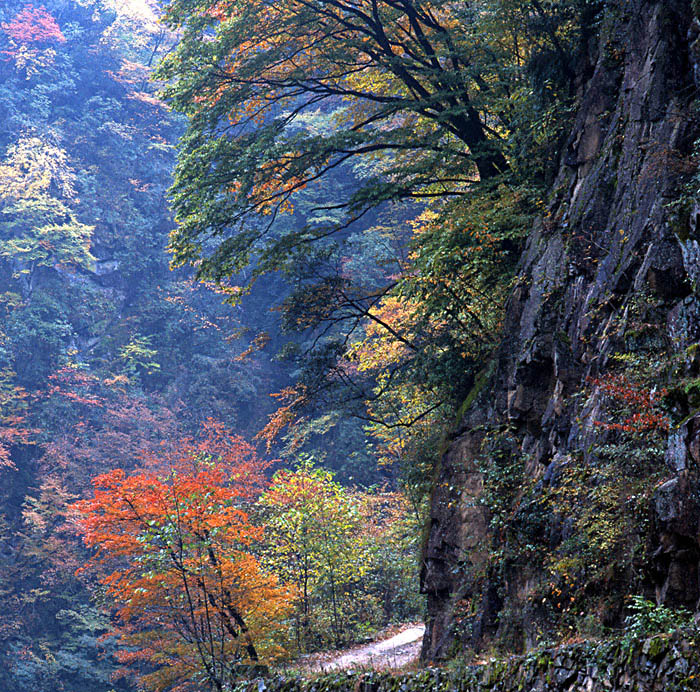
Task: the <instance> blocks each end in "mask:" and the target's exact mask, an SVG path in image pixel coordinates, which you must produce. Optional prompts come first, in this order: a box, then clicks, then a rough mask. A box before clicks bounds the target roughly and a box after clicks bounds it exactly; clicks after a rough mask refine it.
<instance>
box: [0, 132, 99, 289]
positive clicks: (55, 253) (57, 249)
mask: <svg viewBox="0 0 700 692" xmlns="http://www.w3.org/2000/svg"><path fill="white" fill-rule="evenodd" d="M74 178H75V176H74V174H73V171H72V170H71V168H70V167H69V165H68V163H67V156H66V153H65V152H64V151H63V150H62V149H60V148H59V147H57V146H55V145H53V144H51V143H50V142H49V141H45V140H42V139H41V138H39V137H28V138H22V139H20V140H19V141H18V142H17V143H16V144H14V145H13V146H11V147H10V148H9V150H8V155H7V157H6V159H5V160H4V161H3V162H2V163H0V185H1V186H2V191H1V192H0V257H3V258H7V259H9V260H11V261H12V263H13V268H14V269H15V271H16V272H17V274H18V275H20V276H21V277H22V278H24V279H25V285H26V292H27V293H31V291H32V289H33V285H34V284H33V280H34V276H35V272H36V270H37V268H38V267H42V266H43V267H54V266H55V267H58V268H72V269H76V268H78V267H83V268H88V267H90V266H91V264H92V262H93V261H94V257H93V256H92V255H91V254H90V241H91V238H92V231H93V227H92V226H88V225H86V224H83V223H80V222H79V221H78V219H77V218H76V216H75V212H74V211H73V210H72V209H71V208H70V206H69V205H68V204H67V203H66V201H64V200H70V199H71V198H72V197H74V196H75V191H74V189H73V183H74ZM54 191H56V192H58V193H59V194H60V195H61V196H62V197H63V199H60V198H58V197H56V196H54V195H53V194H52V192H54Z"/></svg>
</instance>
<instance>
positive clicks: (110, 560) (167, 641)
mask: <svg viewBox="0 0 700 692" xmlns="http://www.w3.org/2000/svg"><path fill="white" fill-rule="evenodd" d="M147 461H148V462H149V463H150V466H151V467H152V469H153V470H148V471H144V472H141V473H136V474H132V475H127V474H125V473H124V472H123V471H121V470H116V471H112V472H110V473H107V474H103V475H101V476H98V477H97V478H96V479H95V480H94V485H95V497H94V499H92V500H85V501H82V502H79V503H78V504H77V509H78V512H79V514H80V515H81V521H80V527H81V531H82V532H83V536H84V541H85V543H86V545H87V546H88V547H91V548H94V549H95V550H96V555H95V557H94V558H93V559H92V560H91V561H90V563H89V565H88V568H92V569H99V570H102V572H101V573H102V583H103V584H105V585H106V586H107V594H108V595H109V596H111V597H112V598H113V599H114V601H115V603H116V605H117V607H118V611H117V617H118V620H119V623H120V626H119V631H120V633H121V635H122V638H123V641H124V643H126V644H127V645H128V646H129V647H130V648H129V649H126V650H124V651H122V652H121V654H120V656H121V659H122V660H123V661H124V663H126V664H127V665H130V666H132V667H135V668H137V669H138V666H139V664H140V663H142V662H145V663H147V664H148V667H150V668H151V669H152V668H153V667H155V671H153V670H151V671H149V670H148V667H147V668H145V669H141V672H140V673H139V679H140V681H141V682H142V684H144V685H146V686H147V687H149V688H151V689H154V690H165V689H173V688H175V687H177V689H198V688H197V687H196V685H201V684H206V685H208V686H209V687H210V688H211V689H214V690H223V689H224V688H225V687H226V685H227V684H229V683H230V682H231V681H232V680H233V679H234V677H235V675H236V668H237V666H238V665H239V664H240V663H241V662H245V661H257V660H258V659H259V656H261V655H267V656H270V655H273V654H274V645H273V643H272V641H271V638H270V633H271V628H274V627H275V625H276V623H277V622H278V621H279V620H280V619H281V618H283V617H284V615H285V614H286V612H287V610H288V607H289V606H288V604H289V601H290V598H291V595H292V593H291V591H290V589H289V588H287V587H285V586H283V585H281V584H280V583H279V581H278V579H277V578H276V577H275V576H274V575H271V574H269V573H267V572H265V571H264V570H263V569H262V568H261V566H260V564H259V563H258V561H257V559H256V558H255V557H254V556H253V554H252V552H251V546H252V545H253V544H254V543H255V542H256V541H259V540H260V539H261V538H262V534H263V529H262V527H260V526H256V525H254V524H253V523H252V522H251V520H250V517H249V515H248V513H247V511H246V510H245V509H244V507H245V505H246V503H248V502H250V501H251V500H252V499H253V498H254V497H255V495H256V494H257V493H259V491H260V490H261V488H262V487H263V485H264V477H263V470H264V468H265V466H266V464H265V463H264V462H263V461H262V460H260V459H259V458H258V457H257V456H256V455H255V452H254V449H253V448H252V447H250V446H249V445H247V444H246V443H244V442H243V441H242V440H241V439H240V438H237V437H235V436H233V435H231V434H230V433H228V432H227V431H225V430H223V429H222V428H221V427H220V426H218V425H216V424H214V423H211V424H209V425H208V426H206V428H205V436H204V439H202V440H200V441H195V440H192V439H186V440H182V441H181V445H180V446H179V451H175V452H171V453H166V454H164V455H163V456H162V457H161V456H155V455H153V456H150V457H149V459H148V460H147ZM156 469H160V471H158V470H156ZM166 469H167V470H166Z"/></svg>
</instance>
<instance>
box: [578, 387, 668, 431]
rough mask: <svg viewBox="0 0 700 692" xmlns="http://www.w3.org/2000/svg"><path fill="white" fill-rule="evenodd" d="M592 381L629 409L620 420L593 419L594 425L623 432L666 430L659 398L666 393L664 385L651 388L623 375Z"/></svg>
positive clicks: (666, 421)
mask: <svg viewBox="0 0 700 692" xmlns="http://www.w3.org/2000/svg"><path fill="white" fill-rule="evenodd" d="M591 383H592V384H593V385H594V386H595V387H598V388H599V389H600V390H601V392H602V393H603V394H605V395H606V396H608V397H610V398H611V399H613V400H614V401H616V402H617V403H618V404H620V405H621V406H622V407H623V408H624V409H626V410H629V411H630V412H629V415H627V416H626V417H625V418H623V419H622V420H621V421H616V422H613V423H607V422H605V421H596V422H595V424H596V425H598V426H600V427H602V428H605V429H606V430H618V431H620V432H625V433H642V432H652V431H660V432H667V431H668V429H669V426H670V420H669V417H668V415H667V414H666V413H664V412H663V411H661V410H660V409H659V405H660V404H661V401H662V400H663V398H664V397H665V396H666V394H667V390H666V389H665V388H663V387H662V388H659V389H656V388H654V389H650V388H649V387H644V386H643V385H641V384H639V383H637V382H634V381H632V380H630V379H629V378H628V377H626V376H625V375H607V376H605V377H599V378H595V379H592V380H591Z"/></svg>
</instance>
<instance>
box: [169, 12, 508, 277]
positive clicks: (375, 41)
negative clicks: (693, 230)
mask: <svg viewBox="0 0 700 692" xmlns="http://www.w3.org/2000/svg"><path fill="white" fill-rule="evenodd" d="M478 4H479V3H478ZM480 9H481V8H480V7H479V8H473V7H472V6H470V5H466V4H463V3H437V2H430V1H427V2H417V1H414V0H391V1H383V2H374V1H371V0H363V2H359V3H357V2H345V1H344V0H333V1H332V2H315V1H313V0H302V1H298V0H288V1H286V2H283V3H276V4H275V5H274V6H270V5H269V4H268V3H263V2H241V1H236V0H230V1H228V0H227V1H224V2H212V0H199V2H196V3H191V2H190V3H184V2H181V1H174V2H171V3H170V5H169V7H168V10H167V13H166V21H168V22H169V24H170V25H171V26H172V27H173V28H182V29H183V30H184V33H183V38H182V41H181V43H180V45H179V47H178V49H177V51H176V52H175V53H174V54H173V55H171V56H169V57H168V58H166V60H165V61H164V64H163V67H162V68H161V74H162V76H163V77H165V78H168V79H173V78H174V83H173V86H172V87H170V88H168V89H166V94H167V95H168V96H169V97H170V98H171V99H172V103H173V105H174V107H175V108H176V109H177V110H180V111H182V112H184V113H186V114H187V115H188V116H190V128H189V132H188V135H187V136H186V138H185V140H184V146H183V151H182V154H181V157H180V162H179V166H178V174H177V178H176V183H175V187H174V203H175V208H176V210H177V213H178V221H179V223H180V225H179V228H178V230H177V231H176V232H175V234H174V235H173V237H172V241H171V247H172V249H173V252H174V256H175V261H176V263H183V262H185V261H195V260H200V259H201V260H202V263H201V264H200V265H199V274H200V276H202V277H212V278H222V277H224V276H226V275H228V274H230V273H231V271H233V270H239V269H241V268H243V267H244V266H246V265H247V263H248V261H249V260H250V257H251V253H255V254H260V255H261V262H262V266H264V267H265V268H270V267H271V266H274V264H275V262H280V261H281V260H280V254H281V253H283V252H284V251H285V249H288V248H289V247H290V246H292V247H294V246H297V245H298V244H303V243H306V242H309V241H311V240H313V239H314V238H319V237H323V236H325V235H326V234H328V233H329V232H332V231H333V227H335V228H337V227H338V226H340V227H347V225H348V224H349V223H351V221H353V220H357V219H359V218H360V217H362V216H363V215H364V214H365V213H366V211H367V210H368V209H369V208H371V207H373V206H375V205H377V204H379V203H381V202H382V201H385V200H394V199H431V198H433V197H435V196H442V195H451V194H461V193H463V192H464V191H465V190H466V189H467V188H468V187H469V186H470V185H471V184H473V183H474V182H475V181H476V180H477V179H481V180H486V179H489V178H492V177H494V176H496V175H498V174H499V173H503V172H505V171H506V170H507V168H508V162H507V160H506V157H505V156H504V153H503V151H502V150H501V149H502V147H501V146H500V145H499V144H498V141H499V139H500V138H501V136H502V134H501V133H502V131H503V128H505V127H506V126H507V125H506V123H505V122H504V118H502V117H501V115H499V113H496V112H493V111H492V110H489V109H488V107H486V106H485V103H484V95H485V94H489V93H490V92H492V91H494V90H496V89H497V88H498V80H499V79H500V77H501V76H502V75H499V74H498V73H497V72H498V69H497V67H496V62H495V60H494V59H493V57H492V54H493V51H489V50H486V48H487V46H485V45H484V37H483V36H482V35H480V33H479V28H478V23H477V21H476V20H477V18H478V16H479V11H480ZM475 27H476V29H475ZM314 112H321V113H326V114H329V113H330V114H331V116H332V117H331V121H330V124H331V128H330V129H328V130H327V131H325V132H318V131H310V130H309V129H308V128H306V127H304V126H303V120H302V118H303V116H305V115H307V114H309V113H314ZM361 158H362V159H365V160H367V161H374V162H375V163H374V169H375V170H374V171H373V172H372V174H371V176H370V177H369V179H368V180H367V181H366V183H365V184H364V185H362V186H361V188H360V189H359V190H357V191H355V194H353V195H351V196H350V198H349V199H347V200H343V201H338V202H337V204H333V205H331V207H330V208H329V211H330V210H332V208H346V209H348V210H349V212H350V214H349V217H348V218H346V219H344V220H343V221H342V222H341V223H340V224H331V226H332V228H329V227H328V225H327V224H322V225H321V226H320V227H315V228H304V229H303V230H302V231H300V232H299V233H297V234H292V235H293V237H285V238H283V239H282V241H280V240H279V239H278V238H276V237H275V236H274V234H270V233H269V228H270V226H271V222H272V221H274V220H275V218H276V217H277V215H278V214H279V213H281V212H286V211H290V210H291V209H292V208H293V205H294V201H295V195H296V193H297V192H298V191H300V190H302V189H304V188H305V187H306V186H309V185H313V184H315V183H318V181H322V180H324V179H325V178H326V177H327V176H328V175H329V174H330V173H331V172H333V171H335V170H336V169H337V168H339V167H340V168H343V167H344V166H345V164H346V163H348V162H351V161H354V160H359V159H361ZM261 216H262V217H267V219H268V220H266V219H264V218H263V219H261V218H260V217H261ZM232 227H233V228H236V229H237V230H236V232H235V233H234V234H233V236H232V237H229V238H228V239H227V240H226V241H225V242H223V243H219V244H218V245H217V246H216V248H215V251H214V252H213V253H210V254H209V255H208V256H203V255H204V251H205V245H206V244H205V242H204V239H205V238H212V237H214V238H216V237H220V236H223V235H228V233H227V229H229V228H232Z"/></svg>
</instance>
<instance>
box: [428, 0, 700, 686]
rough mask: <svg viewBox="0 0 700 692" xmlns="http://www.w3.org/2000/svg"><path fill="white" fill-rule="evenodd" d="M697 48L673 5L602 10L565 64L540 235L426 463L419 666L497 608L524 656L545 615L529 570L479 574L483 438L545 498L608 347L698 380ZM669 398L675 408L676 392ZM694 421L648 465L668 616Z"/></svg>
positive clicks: (490, 628)
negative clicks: (441, 443)
mask: <svg viewBox="0 0 700 692" xmlns="http://www.w3.org/2000/svg"><path fill="white" fill-rule="evenodd" d="M699 36H700V26H699V25H698V22H697V20H695V19H694V16H693V11H692V8H691V2H690V0H630V1H629V2H625V3H608V6H607V10H606V16H605V19H604V21H603V28H602V30H601V37H600V42H599V46H598V49H597V51H596V53H595V54H594V55H593V56H591V63H590V65H583V66H582V67H581V73H582V74H586V75H589V77H588V78H587V80H585V83H584V84H582V89H581V96H580V102H579V105H578V110H577V115H576V119H575V124H574V127H573V130H572V132H571V135H570V137H569V139H568V142H567V143H566V146H565V148H564V151H565V152H566V154H565V156H564V157H563V159H564V160H563V162H562V166H561V170H560V173H559V176H558V178H557V180H556V182H555V184H554V187H553V190H552V194H551V198H550V199H551V203H550V207H549V209H548V213H547V218H548V219H556V220H557V223H555V224H551V223H548V224H544V223H542V222H541V221H539V222H537V223H535V225H534V228H533V229H532V232H531V235H530V238H529V240H528V245H527V248H526V250H525V252H524V255H523V258H522V260H521V265H520V271H519V280H518V281H517V284H516V286H515V288H514V290H513V292H512V294H511V296H510V299H509V301H508V305H507V316H506V322H505V330H504V337H503V342H502V345H501V348H500V351H499V353H498V355H497V358H496V361H495V363H494V364H493V366H492V370H491V372H490V374H489V375H488V377H487V379H486V380H485V381H484V382H481V383H480V386H479V391H478V392H475V393H474V395H473V396H472V401H471V403H470V405H469V406H468V407H467V410H466V412H465V413H464V415H463V416H462V418H461V420H460V421H459V422H458V424H457V426H456V428H455V430H454V432H453V435H452V437H451V439H450V441H449V446H448V448H447V451H446V453H445V454H444V455H443V456H442V459H441V461H440V464H439V467H438V468H437V469H436V476H435V478H436V480H435V486H434V489H433V496H432V503H431V510H430V524H429V532H428V536H427V541H426V544H425V550H424V569H423V574H422V588H423V591H424V592H425V593H426V594H427V595H428V623H427V624H428V626H427V630H426V637H425V641H424V656H425V658H426V659H428V660H430V659H439V658H442V657H445V656H447V655H449V654H450V653H453V652H454V651H455V647H457V648H461V647H463V646H466V645H470V646H473V647H476V648H478V647H479V646H480V645H481V644H482V643H483V642H484V641H485V640H486V639H488V638H489V637H490V636H494V635H496V634H500V635H504V636H505V635H506V634H507V633H506V632H505V631H504V628H503V625H502V622H501V621H499V618H498V613H499V611H500V612H505V611H507V612H509V613H511V614H513V613H514V614H515V615H514V616H513V617H514V619H515V621H517V622H518V623H519V624H518V625H517V627H516V629H517V628H520V634H519V635H517V633H516V635H517V636H516V638H517V637H518V636H519V637H521V639H520V641H521V643H520V645H519V646H522V645H523V643H524V646H526V647H527V646H530V645H532V644H533V643H534V642H535V641H536V640H537V636H536V634H537V628H538V627H540V626H542V627H544V626H545V625H546V618H547V615H546V613H544V612H542V613H540V612H538V610H537V608H535V606H534V605H533V604H532V603H531V601H530V600H528V597H529V596H531V595H532V593H533V592H534V590H535V589H536V588H537V582H538V569H537V565H534V566H533V565H523V564H520V565H506V566H505V567H503V566H501V567H502V569H499V570H496V569H493V567H492V563H491V562H490V558H489V549H491V548H493V547H494V545H495V542H497V537H494V536H489V528H488V526H489V524H488V511H487V509H486V508H485V507H483V503H480V496H479V495H480V492H481V487H482V482H481V480H480V478H479V474H480V473H481V471H482V470H483V464H484V460H483V458H482V459H481V460H480V455H482V456H483V455H484V449H483V446H482V441H483V439H484V431H485V430H487V429H491V430H493V429H499V427H500V428H503V427H504V426H506V425H508V426H509V427H508V430H509V431H510V434H509V442H508V445H509V447H508V451H507V454H510V455H511V458H512V459H519V460H520V462H519V463H520V464H521V469H522V471H523V473H524V474H525V476H524V477H526V478H528V479H533V478H535V479H538V478H541V481H540V487H549V486H551V485H552V484H556V483H557V482H558V481H557V478H558V476H557V474H558V473H560V471H561V469H562V468H565V465H566V464H567V459H571V458H573V457H576V458H580V459H582V460H583V462H582V463H586V464H594V463H595V454H594V452H593V450H594V449H595V447H596V445H599V444H601V439H602V437H601V435H602V433H601V430H600V428H596V425H595V422H596V421H597V420H598V419H599V418H600V415H601V413H600V408H601V403H600V399H601V397H600V392H598V391H597V390H596V388H595V387H591V388H590V391H589V392H588V393H587V395H586V396H581V391H582V387H583V386H584V384H585V383H586V382H590V381H591V378H596V377H599V376H601V375H602V374H604V373H606V372H607V369H608V368H609V365H610V361H611V356H612V355H613V354H614V353H615V352H617V351H620V350H634V348H635V347H636V346H635V344H636V343H642V342H645V343H648V342H650V341H653V342H655V343H658V348H659V351H660V352H664V350H665V352H666V353H667V354H669V355H670V354H673V356H674V357H677V358H678V359H679V362H680V363H681V365H679V367H681V366H682V367H686V368H687V369H688V371H689V372H690V371H691V370H692V369H693V368H698V365H699V364H698V363H697V362H696V361H697V360H698V358H697V356H696V353H695V352H696V351H697V350H698V349H697V348H696V347H695V346H694V345H695V344H697V343H698V341H699V340H700V293H698V291H699V290H700V282H699V278H700V245H699V241H700V235H699V234H700V229H699V228H698V222H699V219H700V206H699V205H697V204H696V205H695V206H693V207H691V208H690V211H689V212H688V214H686V215H682V214H681V215H679V214H678V213H677V212H676V211H674V210H673V209H672V208H671V207H672V206H673V205H670V204H669V203H670V202H671V201H673V200H674V199H675V198H676V197H677V196H678V194H679V189H680V186H681V185H682V184H683V181H684V180H685V179H686V178H687V176H688V174H689V173H690V172H692V170H693V165H694V164H693V162H692V152H693V145H694V142H695V140H696V139H698V137H699V136H700V126H699V124H698V121H697V118H696V117H695V111H694V108H695V105H694V99H695V94H696V84H697V83H700V82H699V81H697V75H698V73H699V71H698V69H697V65H698V60H700V49H698V41H699V40H700V39H699V38H698V37H699ZM611 46H614V47H615V50H614V51H612V50H611ZM623 51H624V52H623ZM642 299H643V300H645V301H646V302H647V303H648V304H649V305H650V306H651V307H650V308H649V309H648V311H647V312H648V314H646V315H645V318H644V322H645V324H644V331H643V332H640V333H635V332H634V330H632V329H631V328H630V327H629V325H630V323H631V320H632V316H633V314H634V313H635V310H636V309H638V304H639V302H640V300H642ZM684 358H685V365H683V364H682V361H683V359H684ZM683 396H685V397H686V399H687V400H688V401H690V397H691V395H690V394H687V393H686V394H683ZM684 402H685V403H684V405H687V401H686V400H684ZM695 407H696V408H698V409H700V401H698V402H697V403H696V404H695ZM690 413H691V414H693V415H695V414H694V413H693V412H692V411H691V412H690ZM693 415H690V416H689V417H688V418H687V420H686V421H684V423H683V425H682V426H680V427H679V428H677V429H672V430H671V434H670V436H669V440H668V445H667V449H666V453H665V458H664V457H663V455H662V456H661V458H660V459H659V465H658V471H659V473H660V474H663V473H665V472H666V470H667V471H668V473H670V474H671V478H669V479H668V482H667V483H665V484H664V485H662V486H661V487H660V488H659V489H658V491H657V493H656V494H655V495H654V499H653V501H652V503H651V508H652V510H654V511H655V517H652V524H653V526H654V529H653V531H652V535H651V538H650V541H651V543H652V544H651V545H649V546H648V555H647V561H648V563H649V565H650V566H649V567H648V570H647V571H648V573H647V574H645V576H644V578H645V579H646V582H645V583H646V585H647V587H651V586H653V589H654V592H655V594H656V596H657V597H658V598H659V599H660V600H661V601H663V602H665V603H668V604H671V605H679V604H683V605H688V604H694V602H695V601H697V599H698V561H699V559H700V549H699V545H698V526H699V524H700V507H699V506H698V501H697V499H696V495H697V490H696V488H697V483H696V480H695V476H696V473H697V472H696V469H697V462H698V460H699V459H700V429H699V428H700V426H698V425H697V424H696V422H695V419H694V418H693ZM504 453H505V452H504ZM572 455H573V457H572ZM488 463H489V461H488V459H487V460H486V464H487V465H488ZM628 463H632V462H631V461H629V462H628ZM520 499H521V498H518V497H516V498H515V500H514V503H515V502H519V501H520ZM568 519H569V518H567V517H550V521H549V524H548V525H547V526H545V527H543V529H542V531H543V532H544V533H545V534H547V537H548V540H550V542H553V543H555V544H556V543H557V542H561V541H562V540H565V539H564V538H563V536H564V535H565V532H566V531H568V532H569V535H570V533H571V524H570V523H569V524H568V525H567V521H568ZM496 547H497V546H496ZM652 556H653V558H652ZM644 569H646V567H645V568H644ZM615 578H616V579H617V580H624V579H628V578H630V579H631V577H627V576H625V575H616V577H615ZM638 586H639V585H638V584H637V585H636V586H635V587H634V588H637V587H638ZM631 588H632V586H630V589H631ZM467 600H468V601H469V602H470V603H472V604H474V603H475V602H476V603H480V605H479V607H477V608H476V611H475V612H476V613H477V614H476V615H471V616H469V617H470V619H469V620H465V619H464V618H462V619H461V620H460V619H459V618H458V617H457V615H456V613H457V611H458V610H459V603H460V602H465V601H467ZM473 612H474V611H473ZM524 614H527V617H525V616H524ZM601 617H602V616H601ZM604 617H606V618H609V619H613V620H614V618H618V617H620V613H619V612H617V611H609V612H607V613H606V614H605V616H604ZM515 647H516V648H518V645H515ZM562 675H564V673H562ZM610 680H611V681H610V683H609V686H608V687H606V686H605V684H604V683H599V682H596V684H595V686H593V687H590V686H589V687H586V685H587V684H588V683H586V684H583V683H581V684H582V686H580V687H578V688H577V689H596V690H597V689H615V685H616V684H617V683H616V682H615V681H614V676H613V677H611V679H610ZM562 684H564V683H562ZM566 684H569V683H568V682H567V683H566ZM576 684H579V683H576ZM627 688H628V687H625V689H627ZM475 689H476V688H475ZM504 689H505V688H504ZM526 689H559V688H558V687H557V688H554V687H546V688H545V687H542V688H540V687H536V688H535V687H533V688H531V687H526ZM630 689H631V688H630ZM638 689H657V688H655V687H649V688H646V687H643V688H642V687H638ZM658 689H662V688H658Z"/></svg>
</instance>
